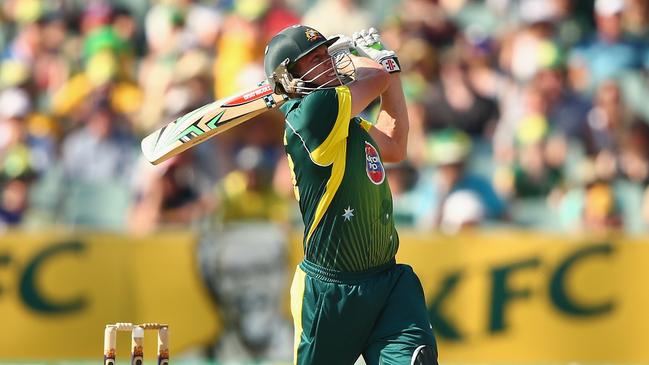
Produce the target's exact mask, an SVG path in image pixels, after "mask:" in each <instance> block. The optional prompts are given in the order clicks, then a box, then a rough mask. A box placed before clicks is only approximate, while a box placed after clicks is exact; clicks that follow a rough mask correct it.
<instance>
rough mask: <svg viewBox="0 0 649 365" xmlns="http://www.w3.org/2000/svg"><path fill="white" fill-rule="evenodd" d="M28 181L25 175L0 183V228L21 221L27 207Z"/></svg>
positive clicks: (14, 224)
mask: <svg viewBox="0 0 649 365" xmlns="http://www.w3.org/2000/svg"><path fill="white" fill-rule="evenodd" d="M30 183H31V179H30V178H29V177H27V176H24V177H18V178H12V179H9V180H8V181H5V182H2V183H0V230H2V229H3V228H5V227H17V226H19V225H20V224H21V223H22V221H23V218H24V214H25V212H26V211H27V207H28V193H29V186H30Z"/></svg>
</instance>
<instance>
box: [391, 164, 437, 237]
mask: <svg viewBox="0 0 649 365" xmlns="http://www.w3.org/2000/svg"><path fill="white" fill-rule="evenodd" d="M386 173H387V176H388V183H389V184H390V190H391V191H392V206H393V211H394V214H393V216H394V222H395V224H397V225H398V226H401V227H408V228H421V227H417V225H416V223H420V222H422V216H423V215H425V214H426V213H427V212H428V211H429V209H430V207H429V206H427V204H426V201H424V200H422V199H420V196H419V195H418V194H417V190H416V189H415V188H416V186H417V180H418V178H419V176H418V175H419V171H417V169H416V168H415V166H414V165H413V164H412V163H411V162H409V161H403V162H400V163H398V164H392V165H387V166H386Z"/></svg>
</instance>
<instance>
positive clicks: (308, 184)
mask: <svg viewBox="0 0 649 365" xmlns="http://www.w3.org/2000/svg"><path fill="white" fill-rule="evenodd" d="M352 38H353V39H350V38H348V37H345V36H340V37H333V38H330V39H327V38H325V37H324V36H323V35H322V34H321V33H320V32H318V31H316V30H315V29H313V28H310V27H307V26H303V25H295V26H292V27H289V28H286V29H284V30H282V31H281V32H279V33H278V34H277V35H275V36H274V37H273V38H272V39H271V41H270V42H269V44H268V46H267V48H266V53H265V58H264V68H265V72H266V76H267V77H268V79H269V82H270V84H271V85H272V87H273V88H274V91H275V92H276V93H280V94H287V95H289V97H290V99H289V100H288V101H287V102H286V103H285V104H284V105H283V106H282V107H281V111H282V113H283V114H284V115H285V120H286V121H285V124H286V126H285V134H284V145H285V150H286V153H287V156H288V163H289V166H290V168H291V172H292V179H293V185H294V189H295V197H296V199H297V200H298V202H299V205H300V212H301V214H302V218H303V221H304V225H305V232H304V242H303V247H304V259H303V261H302V262H301V263H300V264H299V265H298V267H297V269H296V271H295V276H294V278H293V283H292V286H291V312H292V315H293V321H294V324H295V342H294V353H295V354H294V364H298V365H352V364H353V363H354V362H355V361H356V359H357V358H358V357H359V356H361V355H362V356H363V357H364V359H365V361H366V363H367V364H368V365H412V364H417V365H431V364H437V346H436V343H435V338H434V336H433V332H432V328H431V325H430V322H429V319H428V315H427V311H426V305H425V299H424V294H423V290H422V287H421V283H420V281H419V278H418V277H417V276H416V274H415V273H414V272H413V270H412V268H411V267H410V266H408V265H405V264H397V263H396V262H395V254H396V253H397V248H398V247H399V236H398V234H397V231H396V229H395V226H394V220H393V217H392V196H391V193H390V187H389V186H388V180H387V179H386V178H385V174H386V172H385V168H384V166H383V164H384V163H385V162H398V161H401V160H402V159H404V157H405V155H406V145H407V138H408V115H407V110H406V105H405V101H404V96H403V90H402V87H401V81H400V78H399V71H400V66H399V62H398V59H397V57H396V55H395V53H394V52H393V51H390V50H387V49H385V48H384V47H383V45H382V43H381V39H380V36H379V34H378V32H377V31H376V30H375V29H370V30H369V31H360V32H357V33H355V34H354V35H353V37H352ZM379 97H380V99H381V105H380V112H379V114H378V119H377V121H376V123H374V124H372V123H370V122H368V121H367V120H364V119H362V118H360V117H358V114H359V113H361V111H363V110H364V109H365V108H366V107H367V106H368V105H369V104H370V103H371V102H372V101H373V100H375V99H376V98H379Z"/></svg>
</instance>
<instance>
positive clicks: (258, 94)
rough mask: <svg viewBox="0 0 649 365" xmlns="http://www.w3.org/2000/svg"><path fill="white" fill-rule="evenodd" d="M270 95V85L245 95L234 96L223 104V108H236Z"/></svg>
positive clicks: (271, 91)
mask: <svg viewBox="0 0 649 365" xmlns="http://www.w3.org/2000/svg"><path fill="white" fill-rule="evenodd" d="M272 93H273V89H272V88H271V87H270V85H263V86H260V87H258V88H256V89H254V90H252V91H249V92H247V93H245V94H242V95H238V96H234V97H233V98H232V99H230V100H227V101H226V102H225V103H223V106H237V105H242V104H246V103H249V102H251V101H253V100H257V99H260V98H263V97H264V96H267V95H270V94H272Z"/></svg>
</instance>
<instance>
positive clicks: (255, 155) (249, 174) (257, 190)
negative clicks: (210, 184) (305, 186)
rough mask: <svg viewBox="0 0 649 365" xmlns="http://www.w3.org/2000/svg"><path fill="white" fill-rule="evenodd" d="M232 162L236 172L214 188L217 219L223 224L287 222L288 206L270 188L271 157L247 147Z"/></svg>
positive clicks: (271, 186)
mask: <svg viewBox="0 0 649 365" xmlns="http://www.w3.org/2000/svg"><path fill="white" fill-rule="evenodd" d="M235 161H236V169H235V170H233V171H232V172H230V173H228V174H227V175H226V176H225V177H224V178H223V181H222V183H221V184H219V186H218V187H217V191H216V199H217V207H216V215H217V216H218V218H217V219H218V220H220V221H221V222H223V223H230V222H241V221H249V222H252V221H272V222H276V223H284V224H286V223H288V222H289V220H290V217H291V215H290V213H289V211H288V209H289V207H290V205H289V203H288V202H287V200H286V198H285V197H284V196H282V195H281V194H280V193H279V192H277V191H276V190H275V188H274V186H273V173H274V171H275V163H276V162H275V158H274V157H273V156H269V155H268V154H265V153H264V150H263V149H261V148H259V147H254V146H248V147H244V148H243V149H241V150H240V151H239V152H238V153H237V155H236V157H235Z"/></svg>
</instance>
